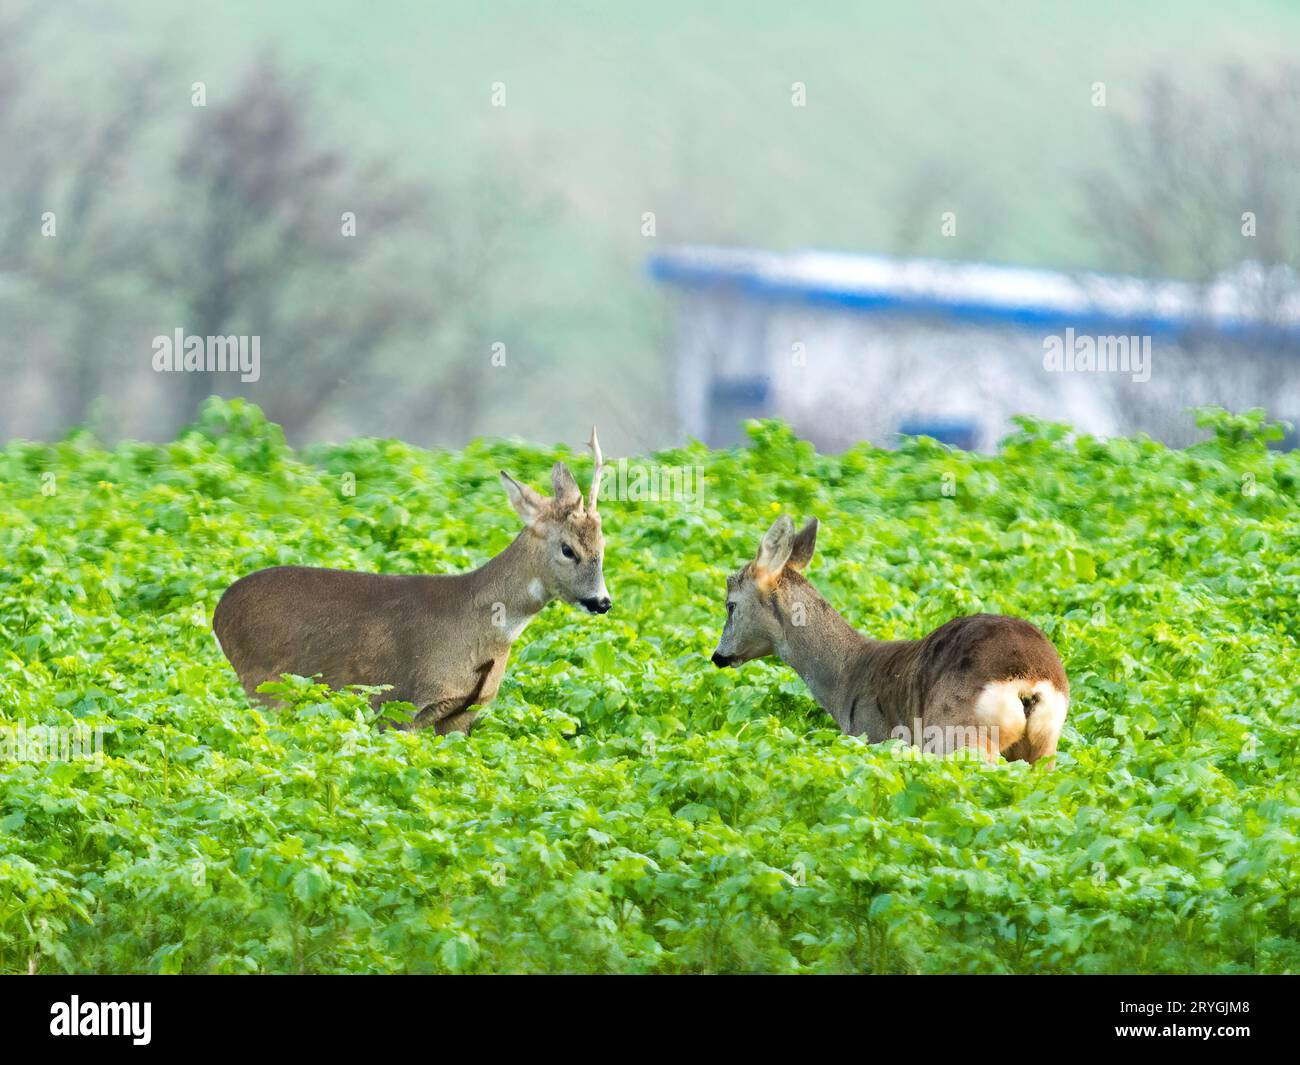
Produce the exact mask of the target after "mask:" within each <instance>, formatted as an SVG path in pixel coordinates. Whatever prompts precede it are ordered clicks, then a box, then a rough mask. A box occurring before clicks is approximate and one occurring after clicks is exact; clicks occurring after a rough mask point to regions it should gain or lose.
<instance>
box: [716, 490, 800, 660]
mask: <svg viewBox="0 0 1300 1065" xmlns="http://www.w3.org/2000/svg"><path fill="white" fill-rule="evenodd" d="M816 546H817V519H816V518H810V519H809V521H808V523H807V524H806V525H805V526H804V527H803V528H802V529H800V530H799V532H798V533H796V532H795V531H794V523H793V522H792V521H791V520H790V519H789V517H787V516H786V515H785V514H782V515H781V516H780V517H779V518H777V519H776V521H775V522H773V523H772V527H771V528H770V529H768V530H767V533H766V535H764V537H763V539H762V541H760V543H759V545H758V554H757V555H756V556H755V558H754V561H752V562H749V563H747V564H746V565H744V566H742V567H741V568H740V569H739V570H737V571H736V572H735V573H733V574H732V575H731V576H730V577H728V578H727V621H726V624H725V625H724V626H723V629H722V638H721V639H720V640H719V641H718V647H717V650H715V651H714V652H713V664H714V665H715V666H718V667H719V668H723V667H726V666H739V665H742V664H743V663H745V662H751V661H753V660H754V659H755V658H765V657H767V656H768V655H770V654H774V653H775V651H776V647H777V643H778V642H779V641H780V639H781V631H782V627H783V625H784V620H783V619H784V612H783V611H782V610H781V608H780V588H781V582H782V578H783V577H784V576H785V575H786V573H787V571H789V570H795V571H800V570H803V569H804V567H805V566H807V565H808V563H809V562H810V561H811V560H812V556H813V549H814V548H815V547H816Z"/></svg>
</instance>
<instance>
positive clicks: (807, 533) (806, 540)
mask: <svg viewBox="0 0 1300 1065" xmlns="http://www.w3.org/2000/svg"><path fill="white" fill-rule="evenodd" d="M816 547H817V519H816V518H809V519H808V520H807V522H805V523H804V527H803V528H802V529H800V530H799V531H798V532H797V533H795V537H794V542H793V543H792V544H791V545H790V561H788V562H787V563H786V565H787V566H790V567H792V568H793V569H798V570H801V569H804V568H805V567H806V566H807V565H808V563H809V562H811V561H812V557H813V550H814V549H815V548H816Z"/></svg>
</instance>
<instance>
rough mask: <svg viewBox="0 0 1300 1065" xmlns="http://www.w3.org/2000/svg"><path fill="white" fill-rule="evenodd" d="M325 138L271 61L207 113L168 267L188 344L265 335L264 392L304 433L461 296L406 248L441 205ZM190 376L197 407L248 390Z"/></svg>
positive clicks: (192, 132) (180, 161)
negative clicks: (394, 345) (432, 208)
mask: <svg viewBox="0 0 1300 1065" xmlns="http://www.w3.org/2000/svg"><path fill="white" fill-rule="evenodd" d="M320 127H321V123H320V122H318V121H317V120H316V118H315V116H314V115H313V113H312V107H311V99H310V92H309V90H308V89H307V87H306V85H305V83H304V82H301V81H299V82H293V81H291V80H290V79H289V78H288V77H286V75H284V74H283V73H282V72H281V71H280V70H279V69H278V68H277V67H276V65H275V63H274V62H273V61H272V60H271V59H270V58H263V59H262V60H260V61H258V62H257V63H256V64H254V65H253V66H252V68H251V69H250V70H249V71H248V72H247V74H246V75H245V77H244V78H243V80H242V82H241V83H240V84H239V86H238V88H237V89H236V90H235V91H234V93H233V94H232V95H231V97H230V98H229V100H227V101H226V102H224V103H219V104H216V105H213V106H209V107H207V108H204V109H196V116H195V121H194V122H193V124H192V125H191V126H190V129H189V134H188V137H187V138H186V140H185V142H184V144H183V145H182V147H181V149H180V152H179V155H178V158H177V167H176V171H177V177H178V181H177V183H176V185H175V190H174V202H173V205H172V216H173V217H174V219H175V225H174V231H173V233H171V234H170V235H169V239H168V240H167V241H166V242H165V243H164V244H163V245H162V246H161V247H160V249H159V252H160V254H159V255H158V256H157V257H156V259H155V260H154V262H155V265H156V266H157V268H158V270H157V275H156V276H157V280H158V282H159V283H160V284H161V285H162V286H163V287H164V288H165V289H168V290H170V291H172V292H174V293H175V294H176V295H177V297H178V299H179V304H180V306H181V307H182V322H183V324H184V328H185V329H186V331H187V332H188V333H190V334H194V335H198V336H204V337H206V336H229V335H249V336H251V335H257V336H260V338H261V356H262V366H261V372H262V377H261V380H260V381H258V382H257V384H256V385H255V386H252V387H251V388H250V389H249V391H250V393H251V394H252V395H253V398H255V399H257V400H258V402H260V403H262V405H263V406H264V407H265V408H266V410H267V411H268V413H270V414H271V415H272V416H273V417H274V418H275V419H276V420H277V421H280V422H281V423H282V424H283V425H284V427H285V430H286V431H287V432H289V433H290V434H295V433H298V432H300V431H301V430H303V429H304V428H305V427H306V426H307V425H308V424H309V423H310V422H311V420H312V419H313V418H314V417H315V416H316V415H317V414H318V413H319V412H320V411H321V409H322V407H324V406H325V405H327V404H329V403H330V402H331V401H332V400H334V399H335V398H336V397H339V396H340V394H341V393H342V392H344V391H345V390H346V389H347V387H348V385H349V384H350V383H352V382H355V381H357V380H358V379H359V378H360V377H361V376H362V375H363V374H364V371H365V369H366V367H367V366H368V364H370V363H371V362H372V361H373V360H374V359H375V358H376V357H377V356H378V355H379V354H380V353H381V352H382V351H383V349H384V347H385V346H386V345H387V344H388V343H389V342H390V341H392V340H393V339H394V338H395V337H397V336H399V335H401V334H412V333H414V334H419V333H425V332H427V331H428V330H429V329H430V327H431V323H432V321H433V319H434V317H435V316H436V313H437V310H438V308H439V307H440V306H441V305H442V304H443V302H444V300H445V298H446V293H445V292H441V291H439V290H438V286H437V285H435V284H434V276H433V273H432V268H431V265H430V264H427V263H426V267H425V271H421V270H420V269H419V268H416V267H415V264H414V263H413V262H412V259H413V257H414V252H415V248H414V242H413V241H404V240H401V239H399V238H401V237H402V236H403V235H405V234H409V233H412V232H419V231H421V230H427V229H428V228H429V202H428V197H427V195H426V194H425V193H424V192H423V191H422V190H420V189H418V188H416V187H415V186H413V185H410V184H407V183H404V182H401V181H400V180H398V179H397V178H395V177H393V176H392V172H391V166H390V165H389V164H388V163H387V162H380V161H377V160H376V161H373V162H357V161H355V160H353V159H352V158H351V157H350V156H349V154H348V153H346V152H344V151H341V150H338V149H335V148H332V147H328V146H326V145H325V144H323V143H322V142H321V140H320V138H319V136H318V135H317V134H316V133H315V132H314V131H315V130H317V129H319V128H320ZM348 219H354V220H355V232H354V233H352V232H350V231H351V229H352V226H350V225H349V222H348V221H347V220H348ZM399 250H400V252H401V254H399V253H398V252H399ZM422 273H423V276H421V274H422ZM184 380H185V383H186V387H187V394H186V399H185V402H184V407H185V409H186V410H188V411H193V410H195V409H197V406H198V404H199V403H200V402H201V401H202V400H203V398H204V397H205V396H207V395H208V394H209V393H211V392H214V391H215V392H225V393H229V392H231V391H235V390H236V389H242V388H244V387H245V386H242V385H239V384H238V379H237V378H236V377H233V375H232V377H229V378H225V379H223V378H221V377H220V376H217V377H215V378H214V377H213V375H210V374H194V375H186V377H185V379H184Z"/></svg>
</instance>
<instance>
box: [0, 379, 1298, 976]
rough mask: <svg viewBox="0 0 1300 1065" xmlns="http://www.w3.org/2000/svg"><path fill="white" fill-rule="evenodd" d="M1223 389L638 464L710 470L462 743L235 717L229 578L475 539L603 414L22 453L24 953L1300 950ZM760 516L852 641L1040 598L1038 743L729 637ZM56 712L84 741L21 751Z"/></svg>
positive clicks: (613, 509) (585, 466) (1034, 607)
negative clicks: (481, 432) (570, 433)
mask: <svg viewBox="0 0 1300 1065" xmlns="http://www.w3.org/2000/svg"><path fill="white" fill-rule="evenodd" d="M1202 420H1203V423H1204V424H1205V426H1206V428H1208V429H1211V430H1213V435H1212V438H1211V439H1209V440H1208V441H1207V442H1205V443H1203V444H1201V445H1198V446H1196V447H1194V448H1192V449H1190V450H1187V451H1171V450H1168V449H1166V448H1165V447H1163V446H1161V445H1159V444H1155V443H1152V442H1150V441H1147V440H1113V441H1109V442H1101V441H1097V440H1094V439H1089V438H1075V437H1073V436H1071V435H1070V434H1069V433H1068V432H1067V431H1066V430H1065V429H1064V428H1063V427H1060V426H1054V425H1049V424H1044V423H1034V422H1028V421H1026V422H1023V423H1022V424H1021V427H1020V431H1019V432H1017V434H1016V435H1014V436H1013V437H1012V438H1011V439H1009V440H1008V441H1006V442H1005V443H1004V444H1003V446H1002V449H1001V450H1000V452H999V453H998V454H997V455H994V456H986V455H974V454H965V453H960V452H953V451H950V450H948V449H946V448H943V447H941V446H939V445H937V444H934V443H933V442H929V441H924V440H919V441H912V442H909V443H907V444H906V445H905V446H904V447H902V448H901V449H900V450H898V451H881V450H877V449H874V448H870V447H866V446H861V447H858V448H855V449H853V450H851V451H849V452H847V453H845V454H843V455H839V456H827V455H817V454H815V453H814V452H813V450H812V449H811V447H809V446H808V445H807V444H806V443H803V442H800V441H797V440H796V439H795V438H794V437H793V436H792V435H791V434H790V433H789V431H788V430H787V429H786V428H784V427H783V426H781V425H778V424H769V423H764V424H761V425H755V426H754V427H753V428H752V441H751V446H750V447H748V448H744V449H740V450H735V451H714V452H710V451H708V450H706V449H705V448H703V447H700V446H693V447H689V448H685V449H681V450H677V451H669V452H664V453H661V454H659V455H656V456H653V457H652V458H649V459H646V460H644V461H645V462H648V463H654V464H659V465H668V466H700V467H702V468H703V470H704V474H705V478H706V480H705V491H704V497H703V500H702V502H701V503H700V504H699V505H685V504H683V503H681V502H677V503H674V502H649V501H644V500H642V501H633V500H624V501H622V502H620V501H619V500H617V499H610V500H607V501H603V502H602V506H601V510H602V512H603V514H604V526H605V535H606V540H607V560H606V567H605V572H606V577H607V579H608V583H609V587H610V590H611V593H612V595H613V597H614V603H615V607H614V612H613V613H611V614H609V615H607V616H604V617H590V616H588V615H586V614H585V613H583V612H581V611H579V610H574V609H571V608H569V607H566V606H564V605H561V604H552V605H551V606H549V607H548V608H547V609H546V610H545V611H544V613H543V614H542V616H541V617H540V618H539V619H538V620H537V621H535V622H534V623H533V625H532V627H530V628H529V629H528V630H527V632H526V633H525V634H524V636H523V637H522V638H521V640H520V642H519V643H518V644H517V645H516V648H515V653H514V655H513V658H512V663H511V667H510V670H509V672H508V673H507V676H506V681H505V684H504V685H503V687H502V690H501V694H500V696H499V697H498V699H497V701H496V702H495V703H494V704H492V706H491V707H490V708H488V710H486V711H485V712H484V714H483V715H482V718H481V723H480V725H479V726H478V727H477V728H476V729H475V731H474V732H473V733H472V734H471V735H470V736H468V737H466V736H462V735H451V736H447V737H439V736H437V735H435V734H434V733H433V732H432V731H424V732H417V733H407V732H397V731H387V732H379V731H377V730H376V729H375V728H374V727H373V726H372V724H371V722H370V718H371V716H372V715H371V712H370V710H369V708H368V705H367V703H366V700H365V698H364V696H363V695H362V694H360V693H334V694H330V693H327V692H325V691H324V690H322V689H320V688H319V687H317V686H314V685H312V684H310V683H309V682H306V681H303V682H292V683H291V685H290V689H291V698H290V702H291V704H292V705H291V707H290V708H289V709H288V710H286V711H283V712H280V713H276V712H273V711H270V710H265V709H261V708H257V709H254V708H251V707H250V706H249V703H248V701H247V699H246V698H245V697H244V695H243V693H242V691H241V690H240V688H239V686H238V684H237V682H236V679H235V676H234V674H233V672H232V671H231V669H230V667H229V666H228V664H227V663H226V662H225V660H224V659H223V658H222V656H221V654H220V652H219V650H218V648H217V646H216V644H215V642H214V641H213V638H212V635H211V631H210V624H211V618H212V609H213V607H214V606H215V604H216V602H217V600H218V598H219V597H220V595H221V593H222V591H223V589H224V588H225V587H226V585H227V584H229V583H230V582H231V581H232V580H234V579H235V578H236V577H238V576H240V575H242V574H245V573H248V572H250V571H252V570H255V569H258V568H260V567H263V566H267V565H273V564H280V563H305V564H317V565H328V566H338V567H346V568H356V569H365V570H383V571H390V572H416V571H431V572H438V571H442V572H447V571H454V570H462V569H467V568H470V567H473V566H476V565H479V564H480V563H482V562H483V561H484V560H486V559H487V558H488V557H489V556H490V555H492V554H494V553H496V552H497V551H499V550H500V549H501V548H503V547H504V546H505V545H506V544H507V543H508V542H509V540H510V539H511V538H512V537H513V535H514V534H515V531H516V528H517V521H516V519H515V517H514V515H513V514H512V513H511V511H510V508H509V506H508V505H507V503H506V500H505V498H504V495H503V493H502V491H501V487H500V484H499V482H498V480H497V477H496V471H497V470H498V468H501V467H505V468H507V469H510V470H511V471H512V472H514V473H515V474H516V475H517V476H519V477H521V478H523V479H525V480H527V481H528V482H530V483H532V484H534V485H539V486H540V485H543V484H545V482H546V477H547V471H548V469H549V465H550V463H551V462H552V461H553V460H554V459H555V458H556V457H563V458H566V459H567V460H568V461H569V462H570V464H571V465H572V467H573V468H574V470H575V472H576V473H577V474H578V477H579V480H580V481H584V482H585V480H586V476H587V475H588V474H589V471H590V462H589V461H588V460H587V459H585V458H584V456H583V454H582V453H581V451H580V450H578V449H574V450H571V451H570V450H565V449H559V450H557V451H554V452H552V451H548V450H544V449H539V448H536V447H530V446H526V445H522V444H516V443H501V442H479V443H475V444H473V445H471V446H470V447H468V448H466V449H465V450H464V451H461V452H443V451H434V452H430V451H423V450H419V449H416V448H413V447H410V446H408V445H405V444H402V443H400V442H396V441H389V440H369V439H367V440H354V441H351V442H349V443H347V444H342V445H331V446H321V447H316V448H313V449H311V450H309V451H304V452H299V453H295V452H293V451H291V450H290V449H289V448H287V447H286V445H285V443H284V441H283V439H282V437H281V435H280V433H279V431H278V429H276V427H274V426H273V425H270V424H267V423H266V422H265V420H264V419H263V418H262V416H261V414H260V412H258V411H257V409H256V408H253V407H251V406H246V405H243V404H242V403H239V402H231V403H224V402H218V401H211V402H210V403H209V405H208V406H207V407H206V408H205V409H204V411H203V414H202V416H201V418H200V421H199V422H198V423H197V424H196V426H194V427H193V428H192V429H190V430H189V431H187V432H185V433H183V434H182V435H181V436H180V438H179V439H178V440H176V441H175V442H174V443H171V444H164V445H154V444H139V443H126V444H121V445H119V446H118V447H116V448H115V449H114V450H105V449H104V448H103V447H102V446H101V445H99V444H98V443H96V442H95V441H94V440H92V439H90V438H89V437H87V436H84V435H78V436H73V437H71V438H69V439H67V440H65V441H63V442H60V443H57V444H37V443H27V442H15V443H10V444H8V445H7V446H6V447H5V449H4V451H3V452H0V554H2V555H3V558H4V566H3V567H2V568H0V584H2V591H0V725H2V726H3V727H4V735H5V748H4V761H3V762H0V970H3V971H23V972H26V971H35V972H58V971H75V972H88V971H162V972H213V971H215V972H286V971H289V972H299V971H306V972H342V971H363V972H375V971H383V972H406V971H448V970H452V971H466V972H487V971H493V972H499V971H618V972H710V971H746V972H753V971H762V972H807V971H870V972H969V971H976V972H1044V973H1051V972H1075V971H1082V972H1116V971H1137V972H1186V971H1193V972H1210V971H1213V972H1277V971H1295V970H1297V969H1300V897H1298V893H1297V891H1296V884H1297V883H1298V882H1300V841H1298V840H1297V835H1296V826H1297V814H1300V796H1298V795H1297V790H1298V789H1297V782H1296V749H1297V735H1298V734H1297V726H1298V725H1300V707H1298V706H1297V684H1298V681H1297V675H1296V642H1297V636H1298V635H1300V611H1298V610H1297V596H1298V595H1300V566H1298V565H1297V561H1296V559H1297V553H1298V550H1297V549H1298V548H1300V533H1298V532H1297V529H1298V528H1300V521H1298V519H1300V508H1298V507H1297V494H1298V493H1300V457H1297V455H1296V454H1295V453H1282V452H1277V451H1271V450H1269V449H1268V447H1267V444H1266V441H1267V439H1268V438H1269V437H1270V435H1272V430H1271V429H1270V428H1269V427H1267V426H1265V425H1263V424H1262V423H1261V422H1260V420H1259V419H1258V418H1255V417H1253V416H1249V415H1246V416H1235V417H1234V416H1229V415H1226V414H1223V413H1221V412H1220V413H1213V412H1207V413H1205V414H1204V415H1203V418H1202ZM353 484H355V492H354V494H353ZM781 510H785V511H787V512H789V513H790V514H791V516H792V517H794V518H795V519H796V521H800V520H802V519H803V518H805V517H807V516H810V515H815V516H817V517H819V518H820V519H821V521H822V531H821V536H820V538H819V542H818V555H817V557H816V558H815V559H814V561H813V565H812V567H811V569H810V571H809V576H810V578H811V579H812V580H813V581H814V583H815V584H816V585H817V586H818V587H819V588H820V589H821V590H822V591H823V592H824V593H825V594H826V595H827V596H828V598H829V599H830V600H831V601H832V602H833V603H834V604H836V605H837V606H838V607H839V608H840V609H841V610H842V611H843V613H844V614H845V615H846V616H847V617H848V618H849V619H850V620H851V621H852V622H853V623H854V624H856V625H857V626H858V627H859V628H861V629H863V630H865V631H867V632H868V633H870V634H873V635H876V636H880V637H904V636H920V635H922V634H924V633H925V632H926V631H928V630H929V629H931V628H933V627H934V626H936V625H938V624H940V623H941V622H943V621H944V620H946V619H948V618H949V617H951V616H954V615H957V614H964V613H971V612H975V611H979V610H987V611H995V612H1005V613H1013V614H1019V615H1022V616H1024V617H1027V618H1029V619H1030V620H1032V621H1034V622H1035V623H1037V624H1038V625H1040V626H1041V627H1042V628H1043V629H1044V630H1045V631H1046V632H1047V633H1048V635H1049V636H1050V637H1051V638H1052V639H1053V641H1054V642H1055V643H1056V645H1057V647H1058V648H1059V649H1060V651H1061V654H1062V657H1063V658H1064V660H1065V664H1066V667H1067V669H1068V670H1069V672H1070V677H1071V682H1072V687H1073V699H1072V706H1071V713H1070V717H1069V720H1068V721H1067V723H1066V727H1065V732H1064V734H1063V737H1062V743H1061V754H1060V757H1059V759H1058V764H1057V767H1056V769H1055V770H1054V771H1049V770H1048V769H1047V768H1046V767H1045V766H1043V765H1041V764H1040V765H1039V766H1037V767H1033V768H1031V767H1029V766H1027V765H1025V764H1023V763H1011V764H1008V763H1001V764H998V765H995V766H984V765H979V764H974V763H971V762H965V761H960V760H957V759H941V758H936V757H932V756H917V757H908V756H907V749H904V748H901V747H899V746H898V745H897V744H886V745H882V746H879V747H871V746H868V745H866V744H864V743H862V742H860V741H859V740H856V739H851V738H847V737H844V736H841V735H840V734H839V733H838V731H836V730H834V729H833V728H830V727H828V726H829V725H830V719H829V718H828V717H827V716H826V715H825V714H824V713H823V712H822V711H821V710H820V709H818V707H817V706H816V705H815V704H814V703H813V702H812V700H811V698H810V697H809V696H808V694H807V692H806V691H805V690H804V688H803V686H802V684H801V682H800V681H799V680H798V678H797V677H795V676H794V674H793V673H791V672H790V671H789V670H787V669H786V668H785V667H784V666H782V665H780V664H779V663H775V662H772V663H769V662H760V663H754V664H751V665H749V666H746V667H744V668H743V669H741V670H738V671H732V670H726V671H722V670H716V669H714V668H713V667H712V666H711V665H710V663H709V660H708V655H709V653H710V651H711V649H712V647H713V644H714V642H715V641H716V638H717V634H718V631H719V629H720V626H721V623H722V620H723V613H724V611H723V581H724V577H725V575H726V573H727V572H728V571H729V570H730V569H731V568H734V567H735V566H737V565H738V564H740V563H741V562H742V561H744V560H746V559H747V558H749V557H751V556H752V554H753V552H754V549H755V547H756V545H757V542H758V538H759V536H760V535H761V533H762V531H763V530H764V529H766V528H767V526H768V525H769V524H770V523H771V520H772V518H773V516H774V515H775V513H777V512H779V511H781ZM50 726H55V727H57V728H59V729H62V730H64V731H63V732H62V733H57V734H58V735H67V734H68V731H67V730H70V729H75V728H77V727H78V726H81V727H84V729H88V730H91V731H93V730H95V729H102V733H101V735H102V754H101V755H100V756H98V757H91V758H84V757H83V758H71V757H69V758H51V757H48V756H46V757H40V756H39V755H40V754H41V750H40V749H39V745H40V742H41V737H42V735H46V736H48V735H49V734H48V733H43V732H42V729H43V728H48V727H50ZM34 746H35V747H36V748H38V749H37V750H35V752H33V747H34ZM33 753H35V755H37V756H33ZM46 754H47V755H48V754H49V752H48V749H46Z"/></svg>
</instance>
